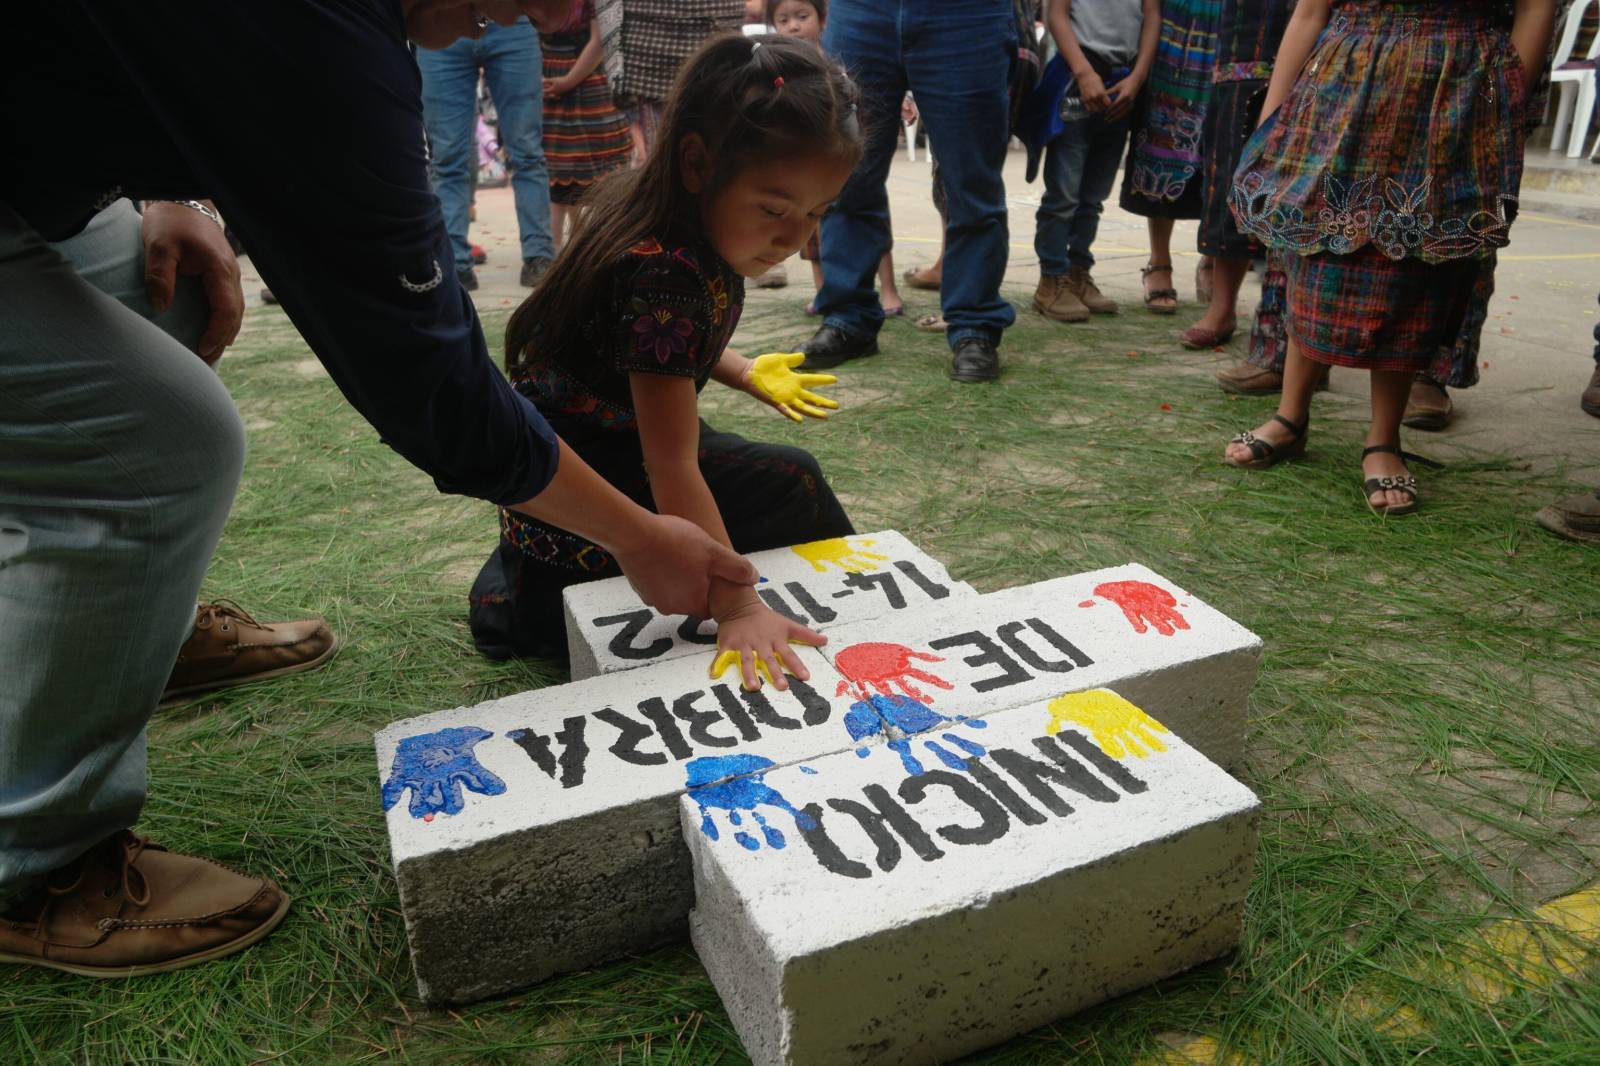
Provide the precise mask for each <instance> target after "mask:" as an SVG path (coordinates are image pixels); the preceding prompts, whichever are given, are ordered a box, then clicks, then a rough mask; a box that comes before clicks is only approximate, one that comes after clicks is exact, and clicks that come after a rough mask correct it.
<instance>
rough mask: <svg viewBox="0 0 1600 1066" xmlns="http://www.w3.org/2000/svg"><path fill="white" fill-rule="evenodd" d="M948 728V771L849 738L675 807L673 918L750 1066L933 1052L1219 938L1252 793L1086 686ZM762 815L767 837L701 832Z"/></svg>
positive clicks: (1188, 954)
mask: <svg viewBox="0 0 1600 1066" xmlns="http://www.w3.org/2000/svg"><path fill="white" fill-rule="evenodd" d="M1083 723H1094V724H1095V725H1097V726H1098V727H1099V728H1098V730H1096V729H1090V728H1084V725H1083ZM978 725H979V723H977V722H969V723H968V727H971V726H978ZM964 728H966V727H964ZM966 731H968V732H972V733H973V735H974V736H978V737H980V738H981V740H980V741H978V742H977V743H976V744H975V748H976V750H975V751H973V752H971V753H968V754H966V755H965V758H964V760H963V761H960V762H957V763H955V764H954V765H941V763H942V761H943V760H942V758H941V759H929V760H928V761H927V763H926V765H924V766H923V767H922V768H921V769H920V772H915V773H909V772H907V767H906V766H905V764H904V763H903V761H902V759H897V758H895V757H894V755H893V753H891V752H889V751H887V750H884V749H882V748H877V749H868V751H867V752H866V754H865V757H858V756H857V755H856V754H852V753H849V752H846V753H843V754H840V755H833V756H829V757H827V758H824V759H818V760H815V761H814V762H811V763H808V764H806V765H805V766H804V767H798V766H796V767H785V768H780V769H775V770H772V771H769V772H766V773H757V774H753V775H748V776H746V777H743V778H738V779H734V780H731V781H726V782H722V783H719V784H717V785H714V786H711V787H709V788H706V789H695V790H691V791H690V792H689V793H688V794H687V795H685V796H684V797H683V799H682V800H681V801H680V802H679V813H680V816H681V818H682V822H683V832H684V835H685V837H686V838H687V839H688V840H689V842H690V843H689V846H690V851H691V853H692V854H693V862H694V878H695V906H694V911H693V913H692V914H691V917H690V930H691V935H692V937H693V940H694V945H695V948H696V950H697V951H698V952H699V954H700V960H701V962H702V963H703V964H704V965H705V967H706V970H707V971H708V972H709V973H710V975H711V979H712V981H713V982H714V983H715V985H716V987H717V990H718V992H719V993H720V994H721V996H722V1000H723V1003H724V1004H725V1005H726V1006H727V1009H728V1012H729V1015H730V1016H731V1017H732V1019H733V1024H734V1028H735V1029H736V1030H737V1031H738V1033H739V1036H740V1039H742V1040H743V1041H744V1045H745V1048H746V1050H747V1051H749V1053H750V1056H751V1058H752V1059H753V1060H754V1061H755V1062H756V1063H757V1064H758V1066H770V1064H778V1063H784V1064H803V1066H834V1064H838V1066H845V1064H850V1066H855V1064H862V1063H870V1064H888V1063H933V1062H944V1061H949V1060H950V1059H952V1058H955V1057H956V1056H959V1055H963V1054H966V1053H968V1052H972V1051H975V1050H977V1049H979V1048H983V1047H987V1046H990V1045H993V1044H996V1043H999V1042H1001V1041H1004V1040H1006V1039H1009V1038H1011V1037H1013V1036H1016V1035H1017V1034H1019V1033H1023V1032H1026V1031H1028V1030H1030V1029H1033V1028H1035V1027H1037V1026H1039V1025H1043V1024H1045V1023H1046V1022H1049V1021H1051V1020H1052V1019H1055V1018H1059V1017H1062V1016H1064V1015H1066V1014H1070V1013H1072V1012H1074V1011H1078V1010H1081V1009H1083V1008H1086V1007H1089V1006H1092V1005H1094V1004H1096V1003H1099V1002H1101V1001H1103V1000H1106V999H1109V998H1111V997H1114V996H1117V995H1121V994H1123V993H1125V992H1128V991H1131V990H1133V989H1136V988H1139V987H1142V986H1144V985H1147V984H1149V983H1151V982H1153V981H1157V980H1160V979H1161V978H1163V977H1167V976H1169V975H1171V974H1174V973H1177V972H1179V971H1181V970H1184V969H1187V968H1189V967H1192V966H1195V965H1197V964H1199V963H1201V962H1204V961H1206V960H1208V959H1212V958H1216V957H1217V956H1219V955H1222V954H1224V953H1226V952H1228V951H1230V950H1232V949H1233V948H1234V947H1235V946H1236V945H1237V943H1238V940H1239V936H1240V929H1241V920H1242V915H1243V911H1244V899H1245V890H1246V888H1247V886H1248V884H1249V881H1250V874H1251V868H1252V864H1253V861H1254V854H1255V844H1256V836H1257V817H1258V807H1259V804H1258V801H1257V800H1256V798H1255V796H1254V795H1252V794H1251V792H1250V790H1249V789H1247V788H1245V787H1244V786H1243V785H1241V784H1239V783H1238V782H1237V781H1235V780H1234V779H1233V778H1231V777H1229V776H1228V775H1227V774H1226V773H1225V772H1223V771H1222V770H1221V769H1220V768H1219V767H1217V766H1216V765H1215V764H1213V763H1212V762H1211V761H1209V760H1208V759H1206V758H1205V757H1204V756H1203V755H1201V754H1200V753H1199V752H1198V751H1196V750H1195V749H1194V748H1193V747H1191V746H1190V745H1188V744H1186V743H1185V742H1184V741H1183V740H1182V739H1180V738H1179V737H1178V736H1177V735H1175V734H1174V733H1171V732H1169V731H1168V730H1167V729H1166V728H1165V727H1164V726H1162V725H1161V724H1160V723H1159V722H1156V721H1155V720H1154V719H1151V718H1149V717H1148V716H1146V715H1145V714H1144V713H1143V712H1141V711H1140V710H1139V709H1138V708H1136V707H1134V706H1133V705H1132V704H1129V703H1128V702H1127V701H1126V700H1123V699H1122V698H1121V697H1120V696H1117V695H1116V694H1115V693H1112V692H1108V691H1104V690H1096V691H1090V692H1078V693H1072V694H1069V695H1065V696H1061V697H1059V698H1057V699H1055V700H1051V701H1047V702H1041V703H1035V704H1030V705H1026V706H1023V707H1018V708H1013V709H1011V710H1007V711H1002V712H999V713H997V714H995V715H992V716H990V717H989V718H987V719H986V720H985V721H984V722H983V723H982V726H981V728H979V729H977V730H976V731H975V732H974V731H972V730H971V729H970V728H966ZM1097 733H1100V734H1103V735H1111V734H1116V735H1120V736H1122V737H1123V738H1124V739H1125V740H1126V741H1129V742H1126V743H1122V744H1118V745H1112V744H1110V743H1107V742H1106V741H1105V740H1104V739H1101V740H1100V741H1099V742H1098V743H1097V742H1096V735H1097ZM1135 741H1136V742H1135ZM968 743H972V742H971V741H968ZM762 810H764V811H765V812H766V813H767V817H768V818H769V820H771V821H772V822H774V823H781V824H782V825H783V827H784V828H785V830H786V831H787V838H786V843H785V845H784V846H781V847H778V846H772V847H769V846H764V845H757V846H751V845H750V844H745V845H744V846H740V843H738V842H735V841H733V840H730V839H728V837H727V834H726V832H725V828H723V829H719V824H718V823H719V819H723V818H725V817H731V813H732V812H742V813H743V814H744V816H745V817H749V816H750V815H751V814H753V813H754V812H756V811H762Z"/></svg>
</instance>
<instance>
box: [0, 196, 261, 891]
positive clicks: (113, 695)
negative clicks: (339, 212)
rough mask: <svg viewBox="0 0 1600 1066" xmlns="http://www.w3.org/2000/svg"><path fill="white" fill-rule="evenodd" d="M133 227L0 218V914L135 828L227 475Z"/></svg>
mask: <svg viewBox="0 0 1600 1066" xmlns="http://www.w3.org/2000/svg"><path fill="white" fill-rule="evenodd" d="M139 227H140V219H139V216H138V214H137V213H136V212H135V211H134V210H133V207H132V205H131V204H130V203H129V202H128V201H126V200H123V201H119V202H118V203H117V204H116V205H114V206H113V207H111V208H109V209H107V210H106V211H104V212H102V213H101V214H100V215H99V216H98V217H97V218H96V219H95V220H94V221H93V222H92V223H91V224H90V226H89V228H88V229H87V230H86V231H85V232H83V233H82V234H80V235H78V236H77V237H74V238H72V239H71V240H69V241H65V242H62V243H60V244H57V245H51V244H48V243H46V242H45V241H44V240H43V239H41V238H40V237H39V235H38V234H37V233H35V232H34V231H33V229H32V228H31V227H30V226H29V225H28V224H27V223H26V222H24V221H23V220H22V219H21V218H19V217H18V216H17V215H16V214H15V213H13V212H12V211H11V210H10V209H9V208H8V207H7V206H6V205H4V204H0V905H3V900H4V899H5V898H6V897H8V896H10V897H14V896H16V895H18V894H20V893H21V892H24V891H26V890H27V889H29V888H30V887H32V886H33V885H34V884H35V883H36V882H37V881H38V880H39V879H40V878H41V877H42V876H43V875H44V874H46V873H47V872H49V871H50V870H53V869H55V868H56V867H59V866H62V865H64V864H66V863H69V862H71V861H72V860H73V859H75V858H76V857H78V856H79V855H81V854H82V853H83V852H85V851H87V850H88V849H89V848H90V847H91V846H93V845H94V844H95V843H96V842H98V841H99V840H101V839H103V838H104V837H106V836H108V835H110V834H111V833H114V832H116V831H117V830H119V829H125V828H128V827H129V826H132V825H133V823H134V822H135V821H136V820H137V818H138V817H139V811H140V809H141V807H142V806H143V804H144V797H145V726H146V723H148V721H149V720H150V716H151V714H152V713H153V712H154V710H155V706H156V702H157V700H158V699H159V698H160V695H161V690H162V687H163V686H164V684H165V682H166V679H167V676H168V674H169V673H170V672H171V669H172V664H173V661H174V659H175V658H176V656H177V652H178V648H179V646H180V645H181V644H182V643H183V641H184V640H185V639H186V637H187V636H188V634H189V630H190V627H191V626H192V624H193V621H194V607H195V598H196V596H197V595H198V594H199V591H200V582H201V579H202V578H203V577H204V575H205V572H206V565H207V563H208V562H209V561H210V558H211V553H212V551H213V549H214V548H215V547H216V544H217V540H218V538H219V537H220V536H221V535H222V526H223V522H224V521H225V520H226V518H227V516H228V508H229V506H230V505H231V503H232V502H233V494H234V490H235V489H236V488H237V487H238V483H239V475H240V471H241V469H242V467H243V464H244V427H243V426H242V424H241V423H240V421H239V415H238V412H237V411H236V410H235V409H234V406H233V401H232V400H231V399H230V398H229V397H228V393H227V391H226V390H225V389H224V388H223V386H222V383H221V382H220V381H219V380H218V379H217V375H216V374H215V373H213V372H212V371H211V370H210V369H209V368H208V367H207V366H206V365H205V364H204V363H203V362H201V361H200V358H199V357H198V356H197V355H195V354H194V352H193V351H192V350H191V349H192V348H193V346H194V345H195V344H196V343H197V342H198V339H199V336H200V333H201V330H202V329H203V328H204V326H205V321H206V318H207V316H208V314H209V308H208V307H207V305H206V301H205V298H204V296H203V295H202V294H201V292H200V289H199V285H198V283H197V281H196V280H195V279H193V278H180V279H179V282H180V284H179V287H178V292H177V295H176V297H175V299H174V301H173V307H172V309H171V310H169V311H168V312H167V313H166V314H163V315H161V316H153V315H152V313H151V311H150V307H149V305H148V303H147V302H146V301H145V297H144V266H143V246H142V243H141V240H140V235H139Z"/></svg>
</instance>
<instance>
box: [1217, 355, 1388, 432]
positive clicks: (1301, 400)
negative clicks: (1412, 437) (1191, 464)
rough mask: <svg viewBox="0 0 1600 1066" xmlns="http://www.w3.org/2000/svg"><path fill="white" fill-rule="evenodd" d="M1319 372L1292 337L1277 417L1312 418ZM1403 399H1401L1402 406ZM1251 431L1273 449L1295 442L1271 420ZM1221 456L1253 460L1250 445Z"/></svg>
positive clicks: (1300, 422)
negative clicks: (1314, 392)
mask: <svg viewBox="0 0 1600 1066" xmlns="http://www.w3.org/2000/svg"><path fill="white" fill-rule="evenodd" d="M1319 369H1320V368H1319V366H1318V364H1317V363H1316V362H1314V361H1313V360H1311V359H1307V358H1306V356H1305V353H1304V352H1302V351H1301V350H1300V344H1299V342H1298V341H1296V340H1295V339H1294V337H1293V336H1291V337H1290V338H1289V351H1288V354H1287V355H1286V356H1285V357H1284V360H1283V393H1282V395H1280V396H1279V397H1278V414H1279V415H1281V416H1282V417H1284V418H1287V419H1288V420H1289V421H1291V422H1293V423H1294V424H1295V425H1297V426H1304V425H1306V420H1307V419H1308V418H1309V417H1310V415H1311V395H1312V393H1313V391H1314V390H1315V389H1316V385H1317V374H1318V372H1319ZM1404 399H1405V398H1404V396H1402V397H1401V401H1402V405H1403V403H1404ZM1398 424H1399V423H1398V422H1397V423H1396V425H1398ZM1253 432H1254V434H1255V436H1256V438H1257V439H1258V440H1263V441H1266V442H1267V443H1268V444H1270V445H1272V446H1273V447H1274V448H1281V447H1283V446H1284V445H1285V444H1289V443H1291V442H1292V441H1293V440H1294V434H1293V433H1291V432H1290V431H1289V427H1288V426H1285V425H1284V424H1283V423H1282V422H1279V421H1277V420H1276V419H1272V418H1269V419H1267V420H1266V421H1265V422H1263V423H1262V424H1261V425H1259V426H1257V427H1256V428H1255V430H1254V431H1253ZM1224 454H1226V455H1227V457H1228V458H1229V459H1230V460H1232V461H1233V462H1238V463H1248V462H1250V461H1251V459H1252V458H1253V456H1252V455H1251V453H1250V446H1249V445H1247V444H1238V443H1233V442H1229V444H1228V447H1227V449H1226V450H1225V453H1224Z"/></svg>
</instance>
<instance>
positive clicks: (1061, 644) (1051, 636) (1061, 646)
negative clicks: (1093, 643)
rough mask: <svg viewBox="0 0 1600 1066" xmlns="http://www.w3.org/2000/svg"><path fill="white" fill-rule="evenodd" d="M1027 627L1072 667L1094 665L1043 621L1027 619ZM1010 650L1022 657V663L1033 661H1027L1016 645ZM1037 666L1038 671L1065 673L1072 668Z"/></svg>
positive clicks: (1092, 661) (1041, 664) (1070, 642)
mask: <svg viewBox="0 0 1600 1066" xmlns="http://www.w3.org/2000/svg"><path fill="white" fill-rule="evenodd" d="M1028 625H1030V626H1032V627H1033V631H1034V632H1035V633H1038V634H1039V635H1040V636H1041V637H1043V638H1044V639H1045V640H1047V641H1049V642H1050V646H1051V647H1053V648H1055V650H1056V651H1059V652H1060V653H1061V654H1063V655H1065V656H1066V657H1067V658H1068V659H1070V660H1071V661H1072V666H1093V665H1094V660H1093V659H1091V658H1089V657H1088V656H1087V655H1085V654H1084V653H1083V651H1082V650H1081V649H1080V648H1079V647H1078V646H1077V645H1076V644H1074V643H1072V641H1070V640H1068V639H1067V638H1066V637H1063V636H1062V635H1061V634H1060V633H1057V632H1056V631H1055V630H1053V629H1051V628H1050V627H1049V626H1047V625H1045V623H1044V620H1043V619H1041V618H1030V619H1028ZM1017 643H1018V644H1021V643H1022V641H1021V638H1020V637H1019V638H1018V641H1017ZM1012 648H1013V650H1014V651H1016V653H1017V654H1018V655H1022V656H1023V661H1024V662H1027V663H1029V664H1033V660H1031V659H1029V658H1028V657H1027V656H1026V655H1024V654H1023V652H1022V649H1021V648H1019V647H1017V646H1016V645H1013V646H1012ZM1037 665H1038V667H1039V669H1041V670H1053V669H1059V670H1061V671H1063V672H1065V671H1067V670H1071V669H1072V666H1062V667H1050V666H1045V665H1044V664H1043V663H1042V662H1041V663H1038V664H1037Z"/></svg>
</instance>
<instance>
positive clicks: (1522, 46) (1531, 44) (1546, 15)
mask: <svg viewBox="0 0 1600 1066" xmlns="http://www.w3.org/2000/svg"><path fill="white" fill-rule="evenodd" d="M1555 26H1556V0H1516V7H1515V14H1514V15H1513V16H1512V21H1511V44H1512V46H1513V47H1514V48H1516V50H1517V58H1518V59H1520V60H1522V72H1523V73H1524V74H1526V75H1527V77H1526V79H1525V80H1524V84H1526V85H1527V86H1528V91H1529V92H1532V91H1533V82H1534V79H1535V78H1537V77H1538V76H1539V73H1540V70H1539V68H1540V67H1542V66H1544V61H1545V58H1546V56H1547V55H1548V54H1549V51H1550V34H1551V33H1552V32H1554V30H1555Z"/></svg>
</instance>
